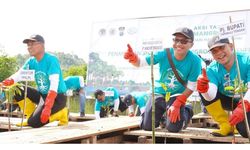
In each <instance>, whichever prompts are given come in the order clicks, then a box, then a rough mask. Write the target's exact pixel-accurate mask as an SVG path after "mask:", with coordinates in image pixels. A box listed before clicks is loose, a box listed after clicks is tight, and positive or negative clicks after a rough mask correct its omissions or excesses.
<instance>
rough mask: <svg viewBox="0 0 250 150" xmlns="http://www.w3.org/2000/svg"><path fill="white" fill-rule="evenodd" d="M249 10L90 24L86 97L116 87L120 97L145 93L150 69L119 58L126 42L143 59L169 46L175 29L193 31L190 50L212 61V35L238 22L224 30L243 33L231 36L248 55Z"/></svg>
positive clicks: (156, 69) (148, 87)
mask: <svg viewBox="0 0 250 150" xmlns="http://www.w3.org/2000/svg"><path fill="white" fill-rule="evenodd" d="M249 12H250V11H249V10H244V11H234V12H223V13H211V14H199V15H189V16H169V17H155V18H136V19H124V20H113V21H105V22H96V23H94V24H93V29H92V39H91V44H90V52H89V62H88V74H87V87H88V88H87V89H88V90H87V92H88V93H87V94H93V91H94V90H95V89H103V88H105V87H110V86H112V87H116V88H117V89H118V90H119V92H120V94H121V95H122V94H126V93H129V92H132V91H148V90H150V85H151V73H150V66H148V67H143V68H136V67H134V66H132V65H131V64H130V63H129V62H128V61H127V60H125V59H124V58H123V55H124V52H125V51H126V50H127V44H128V43H129V44H130V45H131V47H132V48H133V50H134V52H135V53H137V54H138V56H139V57H141V58H143V57H145V55H147V54H149V53H150V52H151V51H157V50H160V49H163V48H166V47H172V44H173V41H172V39H173V36H172V34H173V33H174V31H175V29H176V28H178V27H188V28H191V29H192V30H193V32H194V46H193V47H192V49H191V50H192V51H195V52H196V53H198V54H200V55H201V56H202V57H203V58H206V59H212V58H211V54H210V53H209V52H208V47H207V42H208V39H210V38H211V37H212V36H214V35H219V34H220V32H221V31H220V29H221V30H222V27H223V25H226V24H230V19H229V17H231V19H232V22H236V23H237V21H239V23H238V24H237V25H238V26H237V25H236V26H230V25H229V28H228V29H232V28H234V29H236V30H237V27H238V29H239V30H237V31H242V29H241V28H243V26H242V24H240V23H242V22H243V23H244V30H245V31H244V34H242V33H241V34H240V35H237V36H235V37H234V41H235V47H236V50H237V51H245V52H250V42H249V41H250V33H249V32H247V29H248V27H249V23H250V21H249V20H250V15H249ZM230 27H231V28H230ZM158 73H159V69H158V65H155V66H154V74H155V77H154V79H158V77H159V74H158Z"/></svg>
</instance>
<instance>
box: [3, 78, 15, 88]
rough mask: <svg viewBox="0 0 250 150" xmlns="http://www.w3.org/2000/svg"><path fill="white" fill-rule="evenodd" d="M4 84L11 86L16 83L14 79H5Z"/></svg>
mask: <svg viewBox="0 0 250 150" xmlns="http://www.w3.org/2000/svg"><path fill="white" fill-rule="evenodd" d="M2 83H3V85H4V86H11V85H13V84H14V80H13V79H11V78H10V79H5V80H4V81H3V82H2Z"/></svg>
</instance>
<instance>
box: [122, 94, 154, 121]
mask: <svg viewBox="0 0 250 150" xmlns="http://www.w3.org/2000/svg"><path fill="white" fill-rule="evenodd" d="M149 98H150V96H149V93H146V92H132V93H131V94H127V95H125V97H124V98H123V102H124V103H125V104H126V105H127V106H128V108H129V114H128V115H129V117H133V116H135V115H136V116H137V114H138V115H140V114H143V113H144V111H145V107H146V103H147V101H148V100H149ZM135 105H137V106H138V108H139V111H138V112H139V113H138V112H137V114H135V112H134V107H135Z"/></svg>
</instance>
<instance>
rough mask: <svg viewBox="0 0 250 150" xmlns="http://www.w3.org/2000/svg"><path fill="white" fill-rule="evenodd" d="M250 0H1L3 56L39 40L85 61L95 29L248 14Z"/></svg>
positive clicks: (0, 35)
mask: <svg viewBox="0 0 250 150" xmlns="http://www.w3.org/2000/svg"><path fill="white" fill-rule="evenodd" d="M249 6H250V1H248V0H237V1H232V0H173V1H172V0H0V50H2V51H4V52H5V53H7V54H8V55H10V56H14V55H16V54H19V53H21V54H28V52H27V47H26V45H25V44H23V43H22V41H23V39H25V38H28V37H29V36H30V35H32V34H40V35H42V36H43V37H44V39H45V47H46V50H47V51H56V52H65V53H70V54H76V55H78V56H79V57H80V58H83V59H84V60H85V61H87V60H88V52H89V48H90V41H91V29H92V25H93V24H94V23H96V22H101V21H112V20H117V19H127V18H141V17H156V16H172V15H191V14H201V13H212V12H223V11H233V10H244V9H250V8H249Z"/></svg>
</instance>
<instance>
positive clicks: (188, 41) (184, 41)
mask: <svg viewBox="0 0 250 150" xmlns="http://www.w3.org/2000/svg"><path fill="white" fill-rule="evenodd" d="M173 42H174V43H175V44H178V43H179V42H180V43H181V44H187V43H192V41H191V40H187V39H176V38H173Z"/></svg>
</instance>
